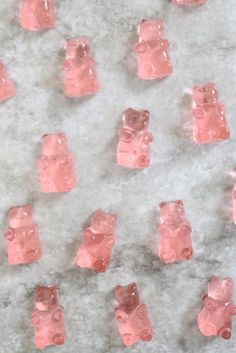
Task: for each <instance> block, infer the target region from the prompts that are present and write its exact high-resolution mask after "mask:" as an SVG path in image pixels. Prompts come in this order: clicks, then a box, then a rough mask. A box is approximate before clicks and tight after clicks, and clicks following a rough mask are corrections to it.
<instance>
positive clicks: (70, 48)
mask: <svg viewBox="0 0 236 353" xmlns="http://www.w3.org/2000/svg"><path fill="white" fill-rule="evenodd" d="M64 81H65V94H66V95H68V96H70V97H82V96H86V95H91V94H95V93H97V92H98V91H99V89H100V84H99V80H98V77H97V72H96V63H95V61H94V59H93V56H92V50H91V43H90V40H89V38H87V37H79V38H78V39H69V40H68V41H67V42H66V60H65V61H64Z"/></svg>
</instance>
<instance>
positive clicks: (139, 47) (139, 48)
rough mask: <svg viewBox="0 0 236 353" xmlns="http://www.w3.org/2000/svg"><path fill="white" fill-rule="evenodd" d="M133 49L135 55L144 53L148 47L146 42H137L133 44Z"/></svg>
mask: <svg viewBox="0 0 236 353" xmlns="http://www.w3.org/2000/svg"><path fill="white" fill-rule="evenodd" d="M133 48H134V51H136V52H137V53H144V52H145V51H146V50H147V49H148V45H147V43H146V42H138V43H135V44H134V46H133Z"/></svg>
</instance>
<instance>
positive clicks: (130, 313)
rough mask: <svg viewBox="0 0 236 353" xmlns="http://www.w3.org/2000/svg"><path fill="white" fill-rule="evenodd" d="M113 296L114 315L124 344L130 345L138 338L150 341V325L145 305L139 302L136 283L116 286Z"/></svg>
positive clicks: (138, 339)
mask: <svg viewBox="0 0 236 353" xmlns="http://www.w3.org/2000/svg"><path fill="white" fill-rule="evenodd" d="M115 298H116V309H115V315H116V320H117V322H118V326H119V332H120V335H121V338H122V341H123V343H124V345H125V346H132V345H133V344H134V343H136V342H138V341H140V340H143V341H151V340H152V337H153V331H152V325H151V322H150V320H149V316H148V311H147V307H146V305H145V304H143V303H142V302H140V299H139V294H138V290H137V286H136V284H135V283H131V284H129V285H128V286H117V287H116V288H115Z"/></svg>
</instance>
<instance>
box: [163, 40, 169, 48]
mask: <svg viewBox="0 0 236 353" xmlns="http://www.w3.org/2000/svg"><path fill="white" fill-rule="evenodd" d="M169 47H170V42H169V41H168V39H163V41H162V48H163V49H169Z"/></svg>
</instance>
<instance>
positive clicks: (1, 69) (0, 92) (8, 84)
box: [0, 62, 16, 102]
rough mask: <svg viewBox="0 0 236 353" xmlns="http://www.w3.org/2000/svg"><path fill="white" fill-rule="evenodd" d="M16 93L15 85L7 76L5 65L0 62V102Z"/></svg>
mask: <svg viewBox="0 0 236 353" xmlns="http://www.w3.org/2000/svg"><path fill="white" fill-rule="evenodd" d="M15 95H16V87H15V85H14V84H13V82H12V81H11V79H10V78H9V76H8V73H7V70H6V67H5V65H4V64H2V63H1V62H0V102H3V101H6V100H7V99H9V98H11V97H14V96H15Z"/></svg>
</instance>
